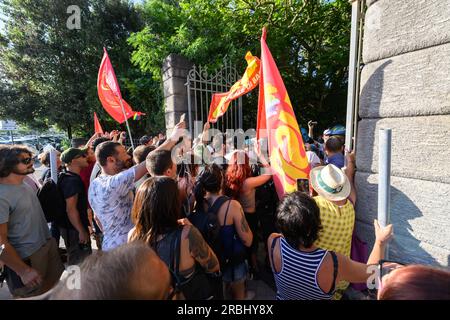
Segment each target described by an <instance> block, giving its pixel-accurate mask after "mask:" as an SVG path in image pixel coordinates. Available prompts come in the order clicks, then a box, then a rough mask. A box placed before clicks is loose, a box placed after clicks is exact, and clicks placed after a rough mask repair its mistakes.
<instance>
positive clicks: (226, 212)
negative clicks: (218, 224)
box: [223, 200, 231, 226]
mask: <svg viewBox="0 0 450 320" xmlns="http://www.w3.org/2000/svg"><path fill="white" fill-rule="evenodd" d="M230 204H231V200H230V201H228V206H227V211H225V218H224V219H223V225H224V226H225V225H226V224H227V216H228V210H230Z"/></svg>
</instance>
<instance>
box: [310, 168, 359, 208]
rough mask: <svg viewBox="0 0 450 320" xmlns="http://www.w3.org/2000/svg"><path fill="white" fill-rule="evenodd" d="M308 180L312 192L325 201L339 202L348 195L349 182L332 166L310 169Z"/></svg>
mask: <svg viewBox="0 0 450 320" xmlns="http://www.w3.org/2000/svg"><path fill="white" fill-rule="evenodd" d="M310 179H311V185H312V186H313V188H314V190H316V191H317V193H318V194H319V195H321V196H322V197H324V198H325V199H327V200H330V201H341V200H345V199H347V198H348V196H349V195H350V191H351V185H350V181H349V180H348V178H347V176H346V175H345V173H344V172H343V171H342V170H341V169H339V168H338V167H336V166H335V165H334V164H329V165H326V166H320V167H316V168H314V169H312V170H311V174H310Z"/></svg>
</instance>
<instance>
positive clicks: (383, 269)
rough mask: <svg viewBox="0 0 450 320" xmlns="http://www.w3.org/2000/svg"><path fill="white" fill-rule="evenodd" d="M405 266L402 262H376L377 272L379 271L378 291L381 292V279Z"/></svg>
mask: <svg viewBox="0 0 450 320" xmlns="http://www.w3.org/2000/svg"><path fill="white" fill-rule="evenodd" d="M404 266H405V264H404V263H402V262H398V261H394V260H384V259H382V260H380V261H379V262H378V271H379V273H378V274H379V278H378V281H379V286H380V287H379V289H378V290H381V289H382V288H383V284H382V279H383V277H384V276H385V275H387V274H389V273H390V272H392V271H393V270H395V269H398V268H401V267H404Z"/></svg>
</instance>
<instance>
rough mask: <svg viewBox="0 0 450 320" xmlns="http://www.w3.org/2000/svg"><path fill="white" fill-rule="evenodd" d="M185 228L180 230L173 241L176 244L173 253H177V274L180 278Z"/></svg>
mask: <svg viewBox="0 0 450 320" xmlns="http://www.w3.org/2000/svg"><path fill="white" fill-rule="evenodd" d="M182 231H183V228H178V229H177V231H176V233H175V237H174V238H173V239H172V241H173V242H175V248H173V250H172V252H174V251H175V270H174V271H175V274H176V275H177V277H179V274H180V255H181V253H180V251H181V232H182Z"/></svg>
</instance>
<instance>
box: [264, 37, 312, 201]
mask: <svg viewBox="0 0 450 320" xmlns="http://www.w3.org/2000/svg"><path fill="white" fill-rule="evenodd" d="M259 90H260V94H259V105H258V124H257V128H256V129H257V132H258V137H260V136H265V135H266V134H267V136H268V140H269V141H268V142H269V154H270V165H271V167H272V171H273V180H274V182H275V187H276V190H277V193H278V197H279V198H280V199H281V198H282V197H283V195H284V194H285V193H289V192H293V191H296V190H297V179H299V178H304V179H305V178H306V179H308V177H309V171H310V167H309V163H308V158H307V157H306V152H305V146H304V145H303V139H302V135H301V133H300V128H299V126H298V123H297V119H296V118H295V113H294V110H293V108H292V104H291V101H290V99H289V96H288V93H287V91H286V87H285V86H284V83H283V79H281V75H280V72H279V71H278V68H277V66H276V64H275V61H274V60H273V57H272V54H271V53H270V50H269V47H268V46H267V44H266V30H265V28H264V29H263V33H262V37H261V75H260V86H259ZM266 128H267V130H264V129H266ZM260 130H262V131H261V133H260V132H259V131H260Z"/></svg>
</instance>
